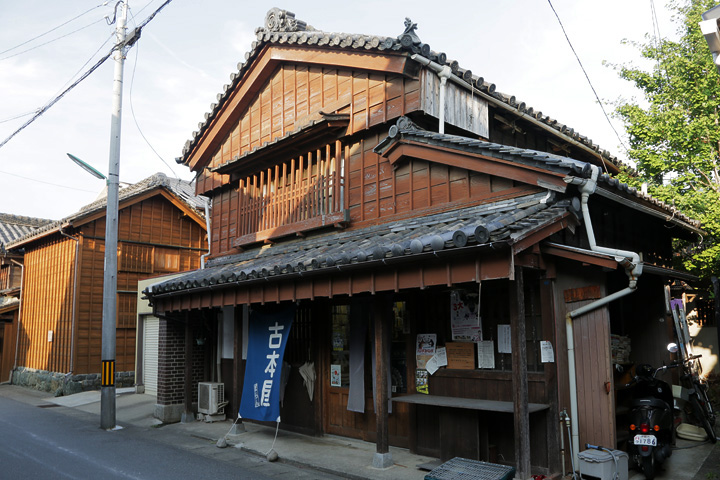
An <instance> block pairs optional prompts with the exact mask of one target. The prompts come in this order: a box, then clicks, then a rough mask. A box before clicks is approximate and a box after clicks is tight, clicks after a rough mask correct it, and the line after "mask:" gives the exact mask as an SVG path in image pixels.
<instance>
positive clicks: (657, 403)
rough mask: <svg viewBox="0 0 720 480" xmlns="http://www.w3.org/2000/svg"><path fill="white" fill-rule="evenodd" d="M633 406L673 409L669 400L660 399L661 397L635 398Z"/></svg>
mask: <svg viewBox="0 0 720 480" xmlns="http://www.w3.org/2000/svg"><path fill="white" fill-rule="evenodd" d="M632 406H633V408H636V407H651V408H662V409H665V410H668V411H672V408H670V405H668V404H667V402H664V401H662V400H660V399H659V398H639V399H636V400H633V402H632Z"/></svg>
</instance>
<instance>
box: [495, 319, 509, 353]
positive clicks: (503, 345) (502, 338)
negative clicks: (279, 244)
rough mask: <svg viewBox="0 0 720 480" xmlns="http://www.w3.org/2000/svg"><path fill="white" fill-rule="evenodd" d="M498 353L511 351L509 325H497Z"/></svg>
mask: <svg viewBox="0 0 720 480" xmlns="http://www.w3.org/2000/svg"><path fill="white" fill-rule="evenodd" d="M498 353H512V341H511V337H510V325H498Z"/></svg>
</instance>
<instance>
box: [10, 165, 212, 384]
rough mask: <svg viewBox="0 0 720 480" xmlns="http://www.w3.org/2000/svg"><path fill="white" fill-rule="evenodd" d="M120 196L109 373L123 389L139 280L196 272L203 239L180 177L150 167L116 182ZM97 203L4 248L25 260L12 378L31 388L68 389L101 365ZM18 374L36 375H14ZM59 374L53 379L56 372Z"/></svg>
mask: <svg viewBox="0 0 720 480" xmlns="http://www.w3.org/2000/svg"><path fill="white" fill-rule="evenodd" d="M119 199H120V205H119V220H118V277H117V285H118V287H117V288H118V291H117V296H118V297H117V298H118V300H117V309H118V311H117V331H116V372H118V373H117V376H118V380H119V381H118V385H121V386H130V385H133V383H134V375H133V372H134V365H135V339H136V332H135V326H136V305H137V283H138V280H140V279H143V278H148V277H151V276H154V275H158V274H160V273H169V272H180V271H185V270H192V269H196V268H198V267H199V266H200V257H201V255H202V254H204V253H206V252H207V240H206V223H205V217H204V202H203V201H202V199H200V198H198V197H196V196H195V195H194V191H193V187H192V186H191V184H189V183H188V182H185V181H182V180H178V179H173V178H168V177H166V176H165V175H164V174H161V173H158V174H155V175H153V176H151V177H149V178H147V179H145V180H143V181H141V182H138V183H136V184H134V185H131V186H128V187H125V188H122V189H121V190H120V196H119ZM105 209H106V198H105V197H102V198H100V199H99V200H98V201H96V202H94V203H92V204H90V205H88V206H86V207H84V208H83V209H81V210H80V211H79V212H77V213H75V214H73V215H71V216H69V217H66V218H64V219H63V220H60V221H58V222H53V223H51V224H49V225H46V226H45V227H43V228H40V229H38V230H36V231H34V232H32V233H31V234H29V235H26V236H24V237H22V238H20V239H17V240H15V241H14V242H11V243H9V244H8V246H7V248H8V249H11V251H15V252H23V253H24V258H25V267H24V278H23V285H22V297H21V299H22V305H23V307H22V312H21V315H20V323H19V344H18V345H19V348H18V355H17V356H18V359H17V366H18V368H19V371H16V373H15V376H14V383H20V384H28V383H33V381H35V382H37V384H33V386H35V387H37V388H43V389H52V390H55V389H57V388H60V387H63V386H64V388H65V390H67V385H68V383H69V384H70V385H71V386H72V388H71V389H70V391H73V390H77V389H83V390H84V389H88V388H94V387H95V386H96V385H95V384H96V383H97V382H96V381H95V380H96V379H95V378H94V376H92V374H97V373H98V372H99V371H100V365H101V363H100V351H101V325H102V303H103V298H102V297H103V279H104V243H105V240H104V239H105ZM26 370H29V371H33V372H34V373H36V374H35V375H23V374H22V373H23V372H24V371H26ZM35 371H40V372H42V373H41V374H37V372H35ZM43 374H46V375H45V376H43ZM66 374H67V375H68V378H66V379H63V382H62V383H60V384H58V383H57V380H56V379H57V378H58V375H60V376H64V375H66ZM88 375H90V376H88ZM38 378H39V379H40V380H35V379H38ZM54 379H55V380H54ZM98 385H99V384H98ZM66 393H67V392H66Z"/></svg>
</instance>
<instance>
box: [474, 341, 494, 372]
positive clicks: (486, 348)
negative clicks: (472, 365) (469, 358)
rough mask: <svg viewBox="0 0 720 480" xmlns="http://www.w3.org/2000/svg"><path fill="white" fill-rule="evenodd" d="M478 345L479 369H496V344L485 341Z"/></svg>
mask: <svg viewBox="0 0 720 480" xmlns="http://www.w3.org/2000/svg"><path fill="white" fill-rule="evenodd" d="M477 345H478V352H477V354H478V368H495V342H493V341H492V340H483V341H480V342H478V344H477Z"/></svg>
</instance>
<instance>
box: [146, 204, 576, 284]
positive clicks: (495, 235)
mask: <svg viewBox="0 0 720 480" xmlns="http://www.w3.org/2000/svg"><path fill="white" fill-rule="evenodd" d="M568 212H573V213H574V210H573V207H572V202H571V201H569V200H561V201H557V202H556V201H554V196H553V195H551V194H548V193H547V192H544V193H541V194H533V195H528V196H524V197H520V198H514V199H509V200H503V201H500V202H496V203H491V204H485V205H477V206H473V207H467V208H462V209H458V210H453V211H449V212H444V213H438V214H435V215H428V216H424V217H420V218H412V219H408V220H403V221H398V222H394V223H390V224H385V225H377V226H372V227H367V228H363V229H358V230H351V231H346V232H341V233H338V232H330V233H323V234H319V235H317V236H314V237H308V238H304V239H295V240H291V241H286V242H281V243H278V244H275V245H271V246H264V247H258V248H255V249H252V250H248V251H245V252H243V253H240V254H237V255H232V256H228V257H222V258H216V259H212V260H210V261H209V262H208V267H207V268H205V269H204V270H196V271H193V272H189V273H187V274H185V275H182V276H180V277H177V278H174V279H172V280H169V281H167V282H162V283H158V284H155V285H153V286H152V287H151V288H150V292H149V293H150V294H151V295H163V294H174V293H180V292H187V291H192V290H195V289H202V288H207V287H209V286H211V285H220V284H228V283H243V282H253V281H257V280H265V279H266V278H267V277H282V276H284V275H297V274H300V273H305V274H308V272H313V271H315V272H317V273H322V272H324V271H336V269H337V268H340V269H342V267H343V266H350V265H357V266H362V264H367V266H371V265H372V264H373V263H374V262H378V261H385V260H390V259H394V260H400V259H406V260H412V259H413V258H414V256H417V255H421V254H423V253H427V252H438V251H441V250H454V249H459V248H463V247H473V246H482V245H488V246H489V245H497V244H505V245H512V244H514V243H516V242H518V241H520V240H521V239H523V238H525V237H526V236H528V235H530V234H531V233H533V232H535V231H537V230H539V229H540V228H542V227H544V226H547V225H551V224H553V223H555V222H557V221H559V220H560V219H562V218H564V217H566V216H567V215H568Z"/></svg>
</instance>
